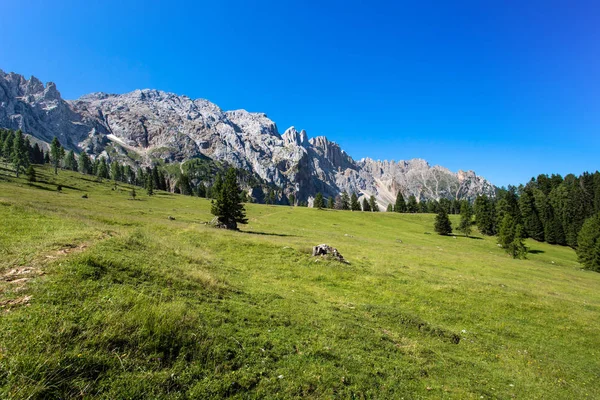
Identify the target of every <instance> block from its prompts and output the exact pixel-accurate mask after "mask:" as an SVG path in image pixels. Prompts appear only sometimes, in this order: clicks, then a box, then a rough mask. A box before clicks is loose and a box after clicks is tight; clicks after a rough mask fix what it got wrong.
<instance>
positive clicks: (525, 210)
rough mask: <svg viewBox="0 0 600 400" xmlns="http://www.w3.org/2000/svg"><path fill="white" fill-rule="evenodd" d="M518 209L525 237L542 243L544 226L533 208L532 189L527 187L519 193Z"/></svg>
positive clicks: (534, 207)
mask: <svg viewBox="0 0 600 400" xmlns="http://www.w3.org/2000/svg"><path fill="white" fill-rule="evenodd" d="M519 209H520V211H521V218H522V220H523V227H524V229H525V233H526V235H527V236H529V237H531V238H533V239H535V240H538V241H544V225H543V224H542V220H541V219H540V217H539V212H538V210H537V208H536V206H535V198H534V195H533V189H531V188H530V187H529V186H528V187H526V188H525V189H524V190H523V192H522V193H521V197H520V198H519Z"/></svg>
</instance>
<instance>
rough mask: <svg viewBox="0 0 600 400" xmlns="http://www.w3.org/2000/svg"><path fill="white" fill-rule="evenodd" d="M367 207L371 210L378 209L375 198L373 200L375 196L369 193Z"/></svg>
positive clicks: (375, 210)
mask: <svg viewBox="0 0 600 400" xmlns="http://www.w3.org/2000/svg"><path fill="white" fill-rule="evenodd" d="M369 208H370V209H371V211H373V212H378V211H379V205H378V204H377V200H375V196H373V195H371V197H370V198H369Z"/></svg>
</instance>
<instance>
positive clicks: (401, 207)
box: [394, 191, 406, 213]
mask: <svg viewBox="0 0 600 400" xmlns="http://www.w3.org/2000/svg"><path fill="white" fill-rule="evenodd" d="M394 211H395V212H397V213H403V212H406V202H405V201H404V196H402V192H401V191H398V196H396V204H395V205H394Z"/></svg>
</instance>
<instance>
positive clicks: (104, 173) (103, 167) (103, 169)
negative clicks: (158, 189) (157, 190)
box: [96, 157, 155, 188]
mask: <svg viewBox="0 0 600 400" xmlns="http://www.w3.org/2000/svg"><path fill="white" fill-rule="evenodd" d="M96 174H97V175H98V177H99V178H103V179H108V178H109V173H108V164H107V162H106V158H104V157H101V158H100V161H99V164H98V170H97V172H96ZM154 187H155V185H154V182H152V188H154Z"/></svg>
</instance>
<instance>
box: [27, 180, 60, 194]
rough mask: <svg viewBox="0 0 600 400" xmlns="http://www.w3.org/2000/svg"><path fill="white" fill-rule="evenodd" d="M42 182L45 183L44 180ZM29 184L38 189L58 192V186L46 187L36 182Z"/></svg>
mask: <svg viewBox="0 0 600 400" xmlns="http://www.w3.org/2000/svg"><path fill="white" fill-rule="evenodd" d="M40 183H43V182H40ZM28 185H29V186H31V187H34V188H36V189H41V190H47V191H49V192H56V187H53V188H49V187H46V186H41V185H36V184H35V183H28Z"/></svg>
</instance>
